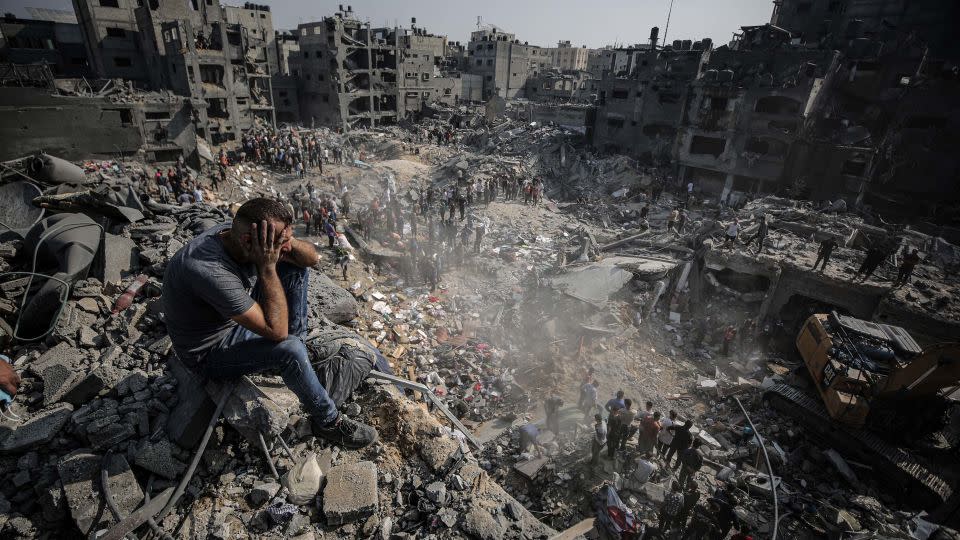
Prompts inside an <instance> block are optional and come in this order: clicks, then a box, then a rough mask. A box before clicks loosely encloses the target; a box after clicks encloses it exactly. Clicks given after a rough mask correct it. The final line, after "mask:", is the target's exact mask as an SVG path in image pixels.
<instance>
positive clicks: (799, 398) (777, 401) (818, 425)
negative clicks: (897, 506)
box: [763, 384, 953, 507]
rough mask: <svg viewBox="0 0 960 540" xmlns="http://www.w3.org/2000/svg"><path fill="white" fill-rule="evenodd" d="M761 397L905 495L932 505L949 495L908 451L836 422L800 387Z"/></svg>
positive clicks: (946, 487) (781, 387) (947, 488)
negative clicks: (899, 489) (902, 486)
mask: <svg viewBox="0 0 960 540" xmlns="http://www.w3.org/2000/svg"><path fill="white" fill-rule="evenodd" d="M763 397H764V400H765V401H767V403H769V404H770V405H771V406H773V408H774V409H776V410H777V411H780V412H781V413H784V414H786V415H789V416H790V417H792V418H794V419H796V420H797V421H799V422H800V423H801V424H803V426H804V427H805V428H806V429H807V430H808V432H810V434H812V435H813V436H814V438H817V439H821V440H823V442H826V443H829V444H832V445H835V446H836V447H837V448H838V449H843V450H844V451H846V452H851V453H853V454H854V455H856V457H857V459H860V460H863V461H866V462H868V463H869V464H870V465H872V466H873V467H874V475H875V476H876V477H878V478H889V479H891V480H892V481H894V482H897V483H900V484H903V485H904V487H906V488H907V489H906V490H905V491H904V492H903V493H902V495H903V497H904V498H910V499H913V500H914V501H915V502H921V501H920V500H919V499H920V498H922V499H923V502H925V503H926V502H929V503H930V507H933V506H935V505H939V504H941V503H943V501H946V500H947V499H948V498H950V496H951V495H952V493H953V489H952V488H951V487H950V485H949V484H948V483H947V482H945V481H944V480H943V479H942V478H940V477H939V476H937V475H936V474H934V473H933V472H931V471H930V469H929V468H928V467H927V466H926V465H925V464H923V463H922V462H920V461H919V460H918V459H917V458H916V457H914V456H913V455H912V454H910V453H909V452H908V451H906V450H904V449H903V448H899V447H897V446H894V445H891V444H890V443H888V442H886V441H884V440H883V439H880V438H879V437H877V436H876V435H874V434H873V433H870V432H869V431H865V430H862V429H853V428H849V427H847V426H843V425H840V424H837V423H836V422H835V421H834V420H833V419H832V418H830V416H829V415H828V414H827V410H826V409H825V408H824V407H823V404H822V403H821V402H820V401H819V400H817V399H815V398H813V397H811V396H809V395H807V394H805V393H803V392H801V391H800V390H798V389H796V388H794V387H792V386H789V385H786V384H778V385H776V386H773V387H772V388H770V389H769V390H767V391H766V392H765V393H764V395H763Z"/></svg>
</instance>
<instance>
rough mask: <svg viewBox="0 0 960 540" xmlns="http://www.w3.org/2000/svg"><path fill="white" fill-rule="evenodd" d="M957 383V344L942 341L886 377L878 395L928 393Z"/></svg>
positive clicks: (959, 369)
mask: <svg viewBox="0 0 960 540" xmlns="http://www.w3.org/2000/svg"><path fill="white" fill-rule="evenodd" d="M958 384H960V343H942V344H939V345H935V346H934V347H932V348H930V349H927V350H925V351H923V353H921V354H920V355H919V356H917V357H916V358H914V359H913V361H912V362H910V364H908V365H907V366H905V367H903V368H901V369H898V370H896V371H894V372H892V373H891V374H890V376H889V377H888V378H887V384H886V386H885V387H884V389H883V391H881V392H880V395H881V396H884V395H890V394H893V393H899V394H901V395H903V394H904V393H906V394H908V395H911V396H928V395H933V394H935V393H937V392H938V391H939V390H941V389H943V388H948V387H951V386H957V385H958Z"/></svg>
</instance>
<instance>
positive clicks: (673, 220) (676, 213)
mask: <svg viewBox="0 0 960 540" xmlns="http://www.w3.org/2000/svg"><path fill="white" fill-rule="evenodd" d="M678 219H680V209H679V208H674V209H673V210H672V211H671V212H670V217H669V218H667V231H673V230H674V227H675V226H676V224H677V220H678Z"/></svg>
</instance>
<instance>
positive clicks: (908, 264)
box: [893, 248, 920, 288]
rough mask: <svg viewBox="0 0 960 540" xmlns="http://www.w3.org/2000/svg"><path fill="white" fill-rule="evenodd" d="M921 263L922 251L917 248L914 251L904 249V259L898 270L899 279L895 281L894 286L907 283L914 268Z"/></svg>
mask: <svg viewBox="0 0 960 540" xmlns="http://www.w3.org/2000/svg"><path fill="white" fill-rule="evenodd" d="M918 264H920V253H919V252H918V251H917V249H916V248H914V249H913V251H911V252H909V253H906V249H904V254H903V261H902V262H901V263H900V269H899V271H898V272H897V279H896V281H894V282H893V286H894V287H895V288H896V287H900V286H901V285H906V284H907V282H908V281H910V276H912V275H913V270H914V269H915V268H916V267H917V265H918Z"/></svg>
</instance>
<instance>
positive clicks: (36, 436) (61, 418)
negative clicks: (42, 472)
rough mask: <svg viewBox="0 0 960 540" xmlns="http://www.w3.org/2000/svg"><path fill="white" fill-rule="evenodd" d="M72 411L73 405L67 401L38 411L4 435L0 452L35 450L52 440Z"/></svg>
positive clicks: (0, 443) (0, 442)
mask: <svg viewBox="0 0 960 540" xmlns="http://www.w3.org/2000/svg"><path fill="white" fill-rule="evenodd" d="M72 413H73V407H72V406H71V405H69V404H67V403H61V404H59V405H57V406H55V407H52V408H50V409H46V410H44V411H41V412H39V413H37V414H36V415H34V416H33V417H32V418H30V419H29V420H27V421H26V422H24V423H23V424H20V425H18V426H17V427H16V428H15V429H12V430H10V431H9V432H8V433H7V435H6V436H5V437H3V439H2V441H0V453H16V452H21V451H25V450H35V449H36V448H35V447H36V446H37V445H41V444H46V443H48V442H50V440H51V439H53V437H54V436H55V435H56V434H57V433H58V432H59V431H60V429H61V428H63V425H64V424H66V423H67V420H69V419H70V415H71V414H72ZM0 436H2V435H0Z"/></svg>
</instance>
